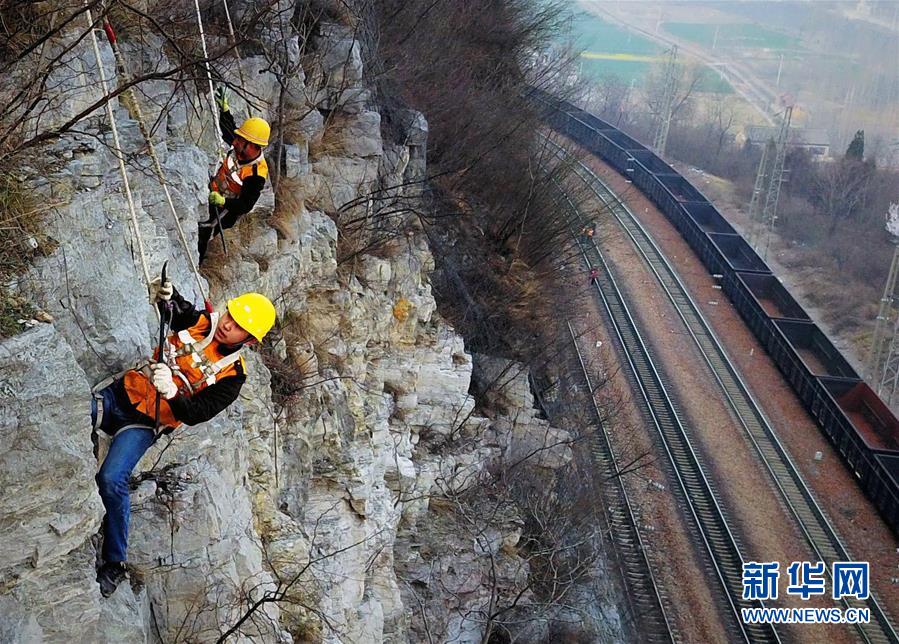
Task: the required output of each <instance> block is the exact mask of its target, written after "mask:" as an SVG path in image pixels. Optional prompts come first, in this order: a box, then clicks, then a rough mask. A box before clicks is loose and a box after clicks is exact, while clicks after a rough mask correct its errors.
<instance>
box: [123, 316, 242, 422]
mask: <svg viewBox="0 0 899 644" xmlns="http://www.w3.org/2000/svg"><path fill="white" fill-rule="evenodd" d="M218 321H219V313H217V312H215V313H211V314H210V317H206V316H205V315H201V316H200V319H199V320H198V321H197V323H196V324H194V325H193V326H192V327H189V328H187V329H184V330H182V331H178V332H177V333H173V334H172V335H170V336H169V337H168V339H167V341H166V351H165V363H166V364H167V365H169V367H171V369H172V376H173V379H174V381H175V384H177V385H178V395H179V396H191V395H193V394H195V393H197V392H198V391H200V390H202V389H205V388H206V387H208V386H209V385H211V384H214V383H215V382H216V381H218V380H221V379H222V378H227V377H229V376H235V375H238V373H239V371H238V366H237V364H236V363H237V362H238V361H239V362H240V367H239V369H241V370H243V372H244V373H246V365H245V363H244V360H243V357H242V356H241V355H240V351H235V352H234V353H227V354H226V353H222V352H221V347H222V345H221V343H219V342H216V341H215V339H214V337H213V336H214V335H215V329H216V327H217V326H218ZM158 354H159V350H158V349H157V350H156V351H155V352H154V353H153V358H154V359H158ZM125 392H126V393H127V394H128V399H129V400H130V401H131V403H132V404H133V405H134V406H135V408H136V409H137V410H138V411H139V412H141V413H142V414H145V415H147V416H149V417H150V418H154V417H155V416H156V387H154V386H153V381H152V379H151V377H150V368H149V365H146V366H144V367H141V368H140V369H132V370H131V371H129V372H127V373H126V374H125ZM159 422H160V423H161V424H162V425H167V426H168V427H171V428H176V427H178V426H179V425H180V424H181V421H179V420H176V419H175V416H174V414H172V410H171V408H170V407H169V403H168V401H166V400H165V398H160V405H159Z"/></svg>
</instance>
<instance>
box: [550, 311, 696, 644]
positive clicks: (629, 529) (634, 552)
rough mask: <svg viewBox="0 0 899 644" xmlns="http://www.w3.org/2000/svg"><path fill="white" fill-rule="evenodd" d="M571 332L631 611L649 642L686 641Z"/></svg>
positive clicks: (594, 455)
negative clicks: (668, 608)
mask: <svg viewBox="0 0 899 644" xmlns="http://www.w3.org/2000/svg"><path fill="white" fill-rule="evenodd" d="M568 332H569V333H570V334H571V342H572V345H573V346H574V352H575V354H576V355H577V359H578V363H579V364H580V367H581V374H582V375H583V378H584V383H585V384H586V387H587V389H586V391H587V392H588V396H589V398H590V402H591V404H592V409H593V412H594V414H595V415H596V418H597V420H598V421H599V423H598V425H599V428H600V429H601V431H598V432H593V434H592V436H591V440H590V454H591V456H592V458H593V462H594V464H595V465H596V468H597V474H598V475H599V476H598V479H599V480H601V481H603V482H604V485H603V488H602V491H601V494H602V497H603V510H604V513H605V516H606V523H607V524H608V526H609V529H610V532H611V535H612V539H613V540H614V542H615V550H616V552H617V555H618V563H619V568H620V573H621V576H622V578H623V580H624V582H625V584H626V585H627V596H628V601H629V603H630V610H631V613H632V614H633V616H634V622H635V624H636V625H637V626H636V627H637V629H638V630H639V632H640V634H641V636H642V639H641V641H645V642H679V641H682V639H681V637H680V636H679V634H678V632H677V631H676V629H675V627H674V625H673V624H672V623H671V621H670V620H669V618H668V615H667V613H666V609H665V605H666V603H667V602H666V601H665V600H664V599H663V596H662V593H661V592H660V590H659V587H658V585H657V584H656V580H655V576H654V575H653V572H652V566H651V565H650V563H649V560H648V559H647V557H646V550H647V547H646V545H645V544H644V542H643V538H642V536H641V535H640V529H639V523H638V522H637V518H636V515H635V513H634V509H633V506H632V505H631V502H630V499H629V497H628V494H627V489H626V488H625V487H624V481H623V480H622V478H621V470H620V468H619V467H618V461H617V459H616V458H615V454H614V451H613V449H612V444H611V442H610V441H609V435H608V433H607V432H606V429H605V426H604V424H603V422H602V414H601V413H600V410H599V407H598V406H597V404H596V399H595V398H594V397H593V395H592V392H593V383H592V382H591V380H590V373H589V372H588V370H587V367H586V365H585V364H584V359H583V356H582V355H581V351H580V348H579V347H578V343H577V336H576V335H575V333H574V329H573V328H572V326H571V323H570V322H569V323H568Z"/></svg>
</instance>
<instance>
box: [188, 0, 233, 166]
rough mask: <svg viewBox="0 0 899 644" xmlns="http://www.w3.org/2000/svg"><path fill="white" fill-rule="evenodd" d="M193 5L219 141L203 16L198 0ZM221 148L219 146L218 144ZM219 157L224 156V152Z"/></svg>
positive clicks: (216, 135) (220, 133) (219, 129)
mask: <svg viewBox="0 0 899 644" xmlns="http://www.w3.org/2000/svg"><path fill="white" fill-rule="evenodd" d="M194 7H196V9H197V28H198V29H199V30H200V43H201V44H202V45H203V65H204V66H205V67H206V80H207V82H208V83H209V106H210V108H211V110H212V119H213V121H212V122H213V123H214V124H215V130H214V131H213V136H215V138H216V140H218V141H220V140H221V138H222V126H221V123H219V111H218V108H217V107H216V104H215V88H214V87H213V86H212V69H211V68H210V67H209V53H208V52H207V51H206V33H205V32H204V31H203V16H202V14H201V13H200V0H194ZM218 147H219V149H221V146H218ZM221 158H222V159H224V158H225V154H224V152H222V154H221Z"/></svg>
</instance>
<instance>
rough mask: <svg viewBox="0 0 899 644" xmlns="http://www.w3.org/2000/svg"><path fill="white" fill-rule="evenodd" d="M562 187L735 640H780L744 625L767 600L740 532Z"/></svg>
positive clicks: (764, 627) (768, 630) (764, 628)
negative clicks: (745, 585)
mask: <svg viewBox="0 0 899 644" xmlns="http://www.w3.org/2000/svg"><path fill="white" fill-rule="evenodd" d="M557 187H558V193H559V197H560V205H561V207H562V208H564V209H565V212H566V213H567V215H566V219H567V221H568V225H569V228H570V230H571V232H572V234H573V235H574V236H575V238H576V239H578V243H579V244H580V245H581V251H582V252H583V254H584V259H585V261H586V262H587V264H588V265H590V266H592V267H594V268H597V269H598V275H597V278H596V289H597V293H598V295H599V297H600V299H601V301H602V303H603V306H604V307H605V310H606V312H607V314H608V316H609V319H610V321H611V323H612V328H613V331H614V336H615V338H616V341H617V343H618V344H619V346H620V347H621V348H622V351H623V356H624V358H625V360H626V361H627V363H628V366H629V367H630V368H629V370H627V371H628V372H629V373H628V379H629V380H630V381H631V384H632V386H633V387H634V389H635V391H636V392H637V393H638V401H639V402H638V406H639V407H640V411H641V413H642V414H644V416H645V417H646V418H647V419H649V420H650V421H651V422H652V423H653V425H654V426H655V428H656V429H657V432H658V435H659V437H660V441H661V444H662V446H663V448H664V450H665V452H666V454H667V457H668V462H669V463H670V464H671V474H672V476H673V477H674V480H675V481H676V483H677V487H678V488H679V489H680V491H681V500H682V502H683V503H684V505H685V507H686V509H687V512H688V515H689V516H690V517H691V519H692V522H691V525H692V527H693V529H694V530H695V535H696V537H697V538H698V539H699V541H700V542H701V543H702V546H703V548H704V549H705V551H706V552H707V553H708V555H709V556H708V559H707V565H708V567H709V571H708V572H709V574H710V575H711V576H712V577H713V578H715V579H717V580H718V582H719V585H718V588H719V590H718V592H717V595H718V596H719V598H720V601H721V603H722V606H726V607H727V611H728V613H729V614H730V615H731V619H730V620H729V621H728V622H727V626H728V628H729V630H730V632H731V634H732V636H733V637H734V638H737V639H739V640H741V641H746V642H780V641H781V640H780V636H779V635H778V633H777V631H776V629H775V628H774V627H773V626H771V625H769V624H745V623H743V621H742V619H741V612H740V610H741V609H742V608H758V607H763V604H762V603H761V602H758V601H749V600H745V599H743V598H742V569H743V558H742V556H741V554H740V545H739V543H738V539H737V537H736V535H735V534H734V533H733V532H732V531H731V529H730V526H729V523H728V520H727V517H726V516H725V513H724V510H723V509H722V507H721V505H720V504H719V502H718V499H717V496H716V494H715V491H714V489H713V487H712V485H711V483H710V481H709V478H708V476H707V475H706V473H705V470H704V467H703V465H702V463H701V462H700V459H699V458H698V455H697V454H696V452H695V450H694V448H693V446H692V444H691V442H690V439H689V432H688V431H687V430H686V429H685V427H684V423H685V419H684V418H683V414H682V412H681V411H680V409H679V405H678V404H677V402H676V400H675V399H674V398H673V397H672V395H671V393H670V392H671V387H670V384H669V383H668V380H667V377H666V376H665V375H664V374H663V373H662V371H661V370H660V369H659V368H657V366H656V362H655V360H654V358H653V355H652V350H651V349H650V347H648V346H647V344H646V343H645V342H644V340H643V338H642V337H641V335H640V332H639V330H638V327H637V324H636V322H635V320H634V318H633V316H632V315H631V313H630V311H629V309H628V307H627V303H626V302H625V298H624V297H623V296H622V294H621V291H620V290H619V288H618V286H617V284H616V282H615V279H614V276H613V275H612V273H611V271H610V270H609V269H608V266H607V265H606V264H605V261H604V260H603V258H602V255H601V254H600V253H599V250H598V249H597V248H596V246H595V245H593V244H592V243H589V244H588V243H584V242H583V240H581V239H580V237H579V235H578V231H580V230H581V229H582V227H583V226H584V225H585V223H586V218H584V217H583V216H582V215H581V213H580V212H579V210H578V209H577V206H576V205H575V204H574V202H572V201H571V199H570V197H569V196H568V194H567V193H566V192H565V190H564V189H563V187H562V186H557Z"/></svg>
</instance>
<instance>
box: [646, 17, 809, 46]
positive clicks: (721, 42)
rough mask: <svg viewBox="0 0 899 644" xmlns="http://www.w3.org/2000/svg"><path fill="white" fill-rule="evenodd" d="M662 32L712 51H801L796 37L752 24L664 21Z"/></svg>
mask: <svg viewBox="0 0 899 644" xmlns="http://www.w3.org/2000/svg"><path fill="white" fill-rule="evenodd" d="M662 29H664V30H665V31H667V32H668V33H669V34H671V35H672V36H674V37H676V38H681V39H683V40H688V41H690V42H694V43H696V44H697V45H701V46H703V47H706V48H709V49H714V48H726V49H775V50H799V49H802V47H801V45H800V43H799V40H798V39H797V38H794V37H793V36H789V35H787V34H782V33H780V32H777V31H774V30H772V29H768V28H766V27H763V26H761V25H756V24H750V23H724V24H712V23H694V22H664V23H662Z"/></svg>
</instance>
